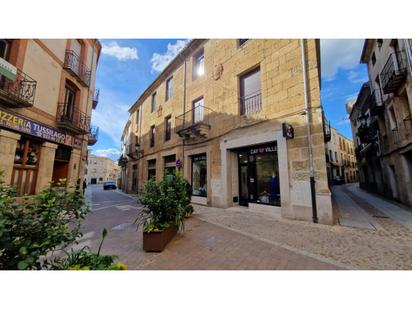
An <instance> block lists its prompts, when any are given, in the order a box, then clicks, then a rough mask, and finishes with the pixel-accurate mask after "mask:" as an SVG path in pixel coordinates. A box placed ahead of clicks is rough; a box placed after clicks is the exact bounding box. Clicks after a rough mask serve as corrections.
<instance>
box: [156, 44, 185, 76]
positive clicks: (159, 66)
mask: <svg viewBox="0 0 412 309" xmlns="http://www.w3.org/2000/svg"><path fill="white" fill-rule="evenodd" d="M188 42H189V40H177V41H176V43H175V44H170V43H169V44H167V51H166V52H165V53H164V54H158V53H153V55H152V59H150V62H151V63H152V72H162V71H163V69H164V68H165V67H166V66H167V65H168V64H169V63H170V61H172V60H173V58H174V57H176V55H177V54H178V53H179V52H180V51H181V50H182V49H183V48H184V47H185V46H186V45H187V43H188Z"/></svg>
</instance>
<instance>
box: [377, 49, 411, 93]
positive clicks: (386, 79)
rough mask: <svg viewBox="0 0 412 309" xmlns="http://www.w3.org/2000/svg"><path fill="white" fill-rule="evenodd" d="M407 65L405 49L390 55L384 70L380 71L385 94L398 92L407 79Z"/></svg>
mask: <svg viewBox="0 0 412 309" xmlns="http://www.w3.org/2000/svg"><path fill="white" fill-rule="evenodd" d="M406 75H407V65H406V57H405V53H404V52H403V51H397V52H394V53H391V54H390V55H389V58H388V60H387V61H386V64H385V66H384V67H383V70H382V72H381V73H380V77H381V84H382V90H383V93H384V94H389V93H393V92H396V91H397V90H398V89H399V87H400V86H402V85H403V83H404V82H405V80H406Z"/></svg>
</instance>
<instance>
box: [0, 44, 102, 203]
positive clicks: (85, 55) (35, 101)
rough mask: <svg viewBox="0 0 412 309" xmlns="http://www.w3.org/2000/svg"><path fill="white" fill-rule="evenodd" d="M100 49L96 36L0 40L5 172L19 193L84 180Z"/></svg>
mask: <svg viewBox="0 0 412 309" xmlns="http://www.w3.org/2000/svg"><path fill="white" fill-rule="evenodd" d="M100 49H101V45H100V43H99V42H98V41H97V40H95V39H84V40H83V39H81V40H80V39H58V40H57V39H56V40H54V39H53V40H52V39H49V40H39V39H21V40H9V39H1V40H0V157H1V160H0V170H3V171H4V176H3V179H2V181H4V182H6V183H10V184H12V185H14V186H16V187H17V193H18V195H24V194H27V195H32V194H36V193H38V192H39V191H41V190H43V189H45V188H47V187H49V186H50V182H52V181H53V182H54V184H57V182H58V181H59V179H63V178H64V179H67V186H69V187H71V186H73V185H74V184H75V183H76V181H77V179H78V178H80V179H81V180H82V179H83V174H84V165H85V161H86V158H87V146H88V144H89V145H90V144H93V143H95V142H96V138H97V136H96V134H95V133H96V130H95V129H92V128H91V127H90V117H91V113H92V109H93V108H95V107H96V105H97V96H96V94H97V93H96V92H95V90H94V82H95V76H96V67H97V63H98V59H99V55H100Z"/></svg>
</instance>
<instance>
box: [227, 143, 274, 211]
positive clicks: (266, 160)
mask: <svg viewBox="0 0 412 309" xmlns="http://www.w3.org/2000/svg"><path fill="white" fill-rule="evenodd" d="M234 151H235V152H236V153H237V159H238V175H239V205H241V206H248V205H249V203H256V204H264V205H270V206H280V180H279V164H278V152H277V144H276V142H273V143H268V144H261V145H254V146H252V147H245V148H241V149H236V150H234Z"/></svg>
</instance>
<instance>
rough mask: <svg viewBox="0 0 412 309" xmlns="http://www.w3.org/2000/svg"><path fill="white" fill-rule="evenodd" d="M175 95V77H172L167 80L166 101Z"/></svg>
mask: <svg viewBox="0 0 412 309" xmlns="http://www.w3.org/2000/svg"><path fill="white" fill-rule="evenodd" d="M172 95H173V77H170V78H169V79H168V80H167V81H166V97H165V101H168V100H169V99H170V98H171V97H172Z"/></svg>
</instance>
